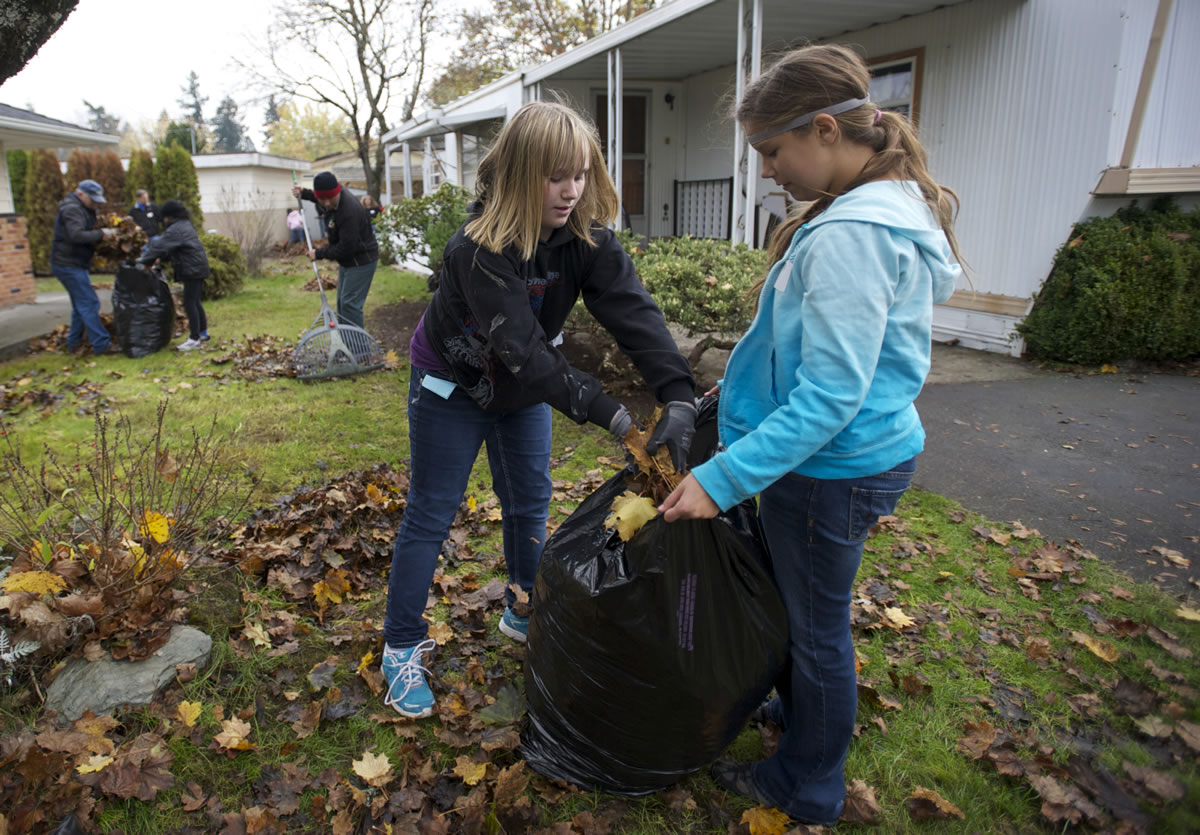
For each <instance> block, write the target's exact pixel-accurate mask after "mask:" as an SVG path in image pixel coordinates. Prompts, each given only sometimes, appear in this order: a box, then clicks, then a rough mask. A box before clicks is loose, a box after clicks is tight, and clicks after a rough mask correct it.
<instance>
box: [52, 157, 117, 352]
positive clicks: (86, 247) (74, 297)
mask: <svg viewBox="0 0 1200 835" xmlns="http://www.w3.org/2000/svg"><path fill="white" fill-rule="evenodd" d="M105 202H107V201H106V200H105V199H104V187H103V186H102V185H100V184H99V183H98V182H96V181H95V180H83V181H82V182H80V183H79V185H77V186H76V187H75V191H73V192H72V193H71V194H68V195H67V196H66V197H64V198H63V199H62V202H61V203H59V204H58V217H56V218H55V219H54V242H53V243H51V245H50V271H51V272H53V273H54V277H55V278H57V279H58V280H59V281H60V282H62V285H63V287H65V288H67V295H68V296H70V297H71V328H70V330H68V331H67V350H68V351H72V352H74V351H77V350H78V349H79V346H80V344H81V343H82V342H83V333H84V331H85V330H86V331H87V337H88V342H89V343H91V346H92V353H94V354H107V353H108V352H109V351H110V350H111V349H112V338H111V337H110V336H109V335H108V329H107V328H105V327H104V324H103V323H102V322H101V321H100V298H99V297H98V296H97V295H96V291H95V290H94V289H92V277H91V275H90V274H89V273H88V267H89V266H90V265H91V263H92V254H93V252H94V251H95V249H96V243H97V242H98V241H100V240H101V239H102V238H107V237H111V236H112V235H115V234H116V230H115V229H98V228H96V205H97V204H99V203H105Z"/></svg>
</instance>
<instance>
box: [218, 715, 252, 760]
mask: <svg viewBox="0 0 1200 835" xmlns="http://www.w3.org/2000/svg"><path fill="white" fill-rule="evenodd" d="M249 735H250V723H249V722H243V721H242V720H241V719H238V718H237V717H236V716H235V717H233V718H232V719H226V720H225V721H223V722H222V723H221V732H220V733H219V734H217V735H216V736H215V737H213V741H214V742H216V743H217V745H219V746H221V747H222V748H225V749H227V750H229V751H249V750H250V749H251V748H253V747H254V745H252V744H251V742H250V740H248V739H246V737H248V736H249Z"/></svg>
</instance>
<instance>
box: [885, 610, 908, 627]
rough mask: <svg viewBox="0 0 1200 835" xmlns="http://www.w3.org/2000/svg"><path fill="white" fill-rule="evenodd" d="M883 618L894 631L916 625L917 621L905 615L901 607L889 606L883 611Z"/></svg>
mask: <svg viewBox="0 0 1200 835" xmlns="http://www.w3.org/2000/svg"><path fill="white" fill-rule="evenodd" d="M883 617H884V619H885V621H886V622H887V625H888V626H890V627H892V628H893V629H903V628H904V627H906V626H912V625H913V624H915V623H916V621H915V620H913V619H912V618H910V617H909V616H908V615H906V614H904V612H903V610H901V609H900V607H899V606H888V607H887V608H886V609H884V610H883Z"/></svg>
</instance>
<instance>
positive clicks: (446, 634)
mask: <svg viewBox="0 0 1200 835" xmlns="http://www.w3.org/2000/svg"><path fill="white" fill-rule="evenodd" d="M429 637H430V638H433V640H434V642H435V643H436V644H437V645H438V646H439V647H440V646H445V645H446V644H447V643H448V642H449V641H450V639H452V638H453V637H454V630H453V629H451V628H450V627H449V626H447V625H446V624H444V623H442V622H441V621H435V622H433V623H431V624H429Z"/></svg>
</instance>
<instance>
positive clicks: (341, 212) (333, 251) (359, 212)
mask: <svg viewBox="0 0 1200 835" xmlns="http://www.w3.org/2000/svg"><path fill="white" fill-rule="evenodd" d="M300 198H301V199H302V200H307V201H309V202H310V203H316V202H317V199H316V197H315V196H314V195H313V193H312V190H311V189H307V188H306V189H303V190H301V192H300ZM320 206H321V204H320V203H317V211H318V212H319V213H320V215H321V218H322V219H323V220H324V221H325V226H326V228H327V229H328V230H329V246H322V247H318V248H317V251H316V252H317V257H318V258H329V259H331V260H334V261H337V262H338V263H339V264H340V265H342V266H343V267H358V266H361V265H362V264H369V263H371V262H372V261H378V260H379V244H378V243H377V242H376V240H375V227H374V226H372V225H371V216H370V215H369V214H368V213H367V210H366V209H364V208H363V207H362V203H359V202H358V198H357V197H355V196H354V195H353V194H351V193H350V192H349V191H347V190H346V189H344V188H343V189H342V199H341V200H339V201H338V204H337V208H336V209H330V210H328V211H326V210H324V209H322V208H321V207H320Z"/></svg>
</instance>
